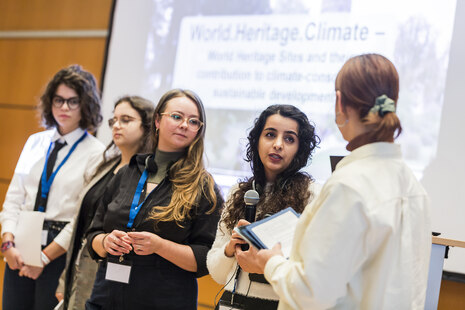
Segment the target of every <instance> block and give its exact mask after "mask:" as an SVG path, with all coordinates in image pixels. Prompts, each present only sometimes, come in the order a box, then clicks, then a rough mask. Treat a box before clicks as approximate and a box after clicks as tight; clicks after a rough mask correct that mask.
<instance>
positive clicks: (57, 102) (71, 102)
mask: <svg viewBox="0 0 465 310" xmlns="http://www.w3.org/2000/svg"><path fill="white" fill-rule="evenodd" d="M65 103H66V104H67V105H68V108H69V109H70V110H76V109H77V108H79V105H80V104H81V101H80V100H79V97H71V98H68V99H65V98H63V97H61V96H53V98H52V104H53V106H54V107H55V108H61V107H62V106H63V105H64V104H65Z"/></svg>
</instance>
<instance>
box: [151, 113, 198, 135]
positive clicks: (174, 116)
mask: <svg viewBox="0 0 465 310" xmlns="http://www.w3.org/2000/svg"><path fill="white" fill-rule="evenodd" d="M160 115H162V116H163V115H164V116H169V119H170V120H171V121H172V122H173V123H175V124H177V125H178V126H179V125H181V124H182V123H183V122H186V123H187V128H188V129H189V130H191V131H199V129H200V128H202V126H203V123H202V121H200V120H199V119H198V118H196V117H184V115H182V114H180V113H178V112H165V113H160Z"/></svg>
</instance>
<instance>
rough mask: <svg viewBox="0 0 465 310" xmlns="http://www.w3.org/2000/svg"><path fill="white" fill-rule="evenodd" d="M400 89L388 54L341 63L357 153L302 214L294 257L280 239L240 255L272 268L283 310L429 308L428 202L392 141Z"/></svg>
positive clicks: (342, 106)
mask: <svg viewBox="0 0 465 310" xmlns="http://www.w3.org/2000/svg"><path fill="white" fill-rule="evenodd" d="M398 92H399V78H398V74H397V71H396V69H395V67H394V65H393V64H392V63H391V62H390V61H389V60H388V59H386V58H385V57H383V56H381V55H377V54H367V55H360V56H356V57H353V58H351V59H349V60H348V61H347V62H346V63H345V64H344V66H343V67H342V69H341V70H340V72H339V74H338V76H337V78H336V124H337V126H338V127H339V130H340V132H341V134H342V136H343V137H344V139H345V140H346V141H348V142H349V144H348V145H347V149H348V150H349V151H351V154H350V155H348V156H346V157H345V158H344V159H342V160H341V161H340V162H339V163H338V165H337V167H336V170H335V172H334V173H333V175H332V176H331V177H330V178H329V179H328V181H327V182H326V184H325V185H324V187H323V188H322V190H321V193H320V195H319V196H318V197H317V199H315V200H314V201H313V203H312V205H311V208H307V209H306V210H305V211H304V213H303V214H302V216H301V217H300V220H299V224H298V226H297V228H296V232H295V237H294V243H293V247H292V252H291V257H290V259H289V260H286V259H285V258H284V257H283V256H282V255H280V246H279V245H276V246H275V247H274V248H273V249H272V250H263V251H259V252H258V253H257V252H256V251H254V253H245V252H244V253H242V254H243V255H236V257H237V258H238V261H239V263H241V262H242V263H244V264H246V263H248V267H249V271H255V272H259V273H260V272H261V273H264V274H265V278H266V279H268V281H270V283H271V285H272V286H273V289H274V290H275V291H276V293H277V294H278V295H279V297H280V307H279V309H423V308H424V302H425V293H426V286H427V276H428V267H429V256H430V249H431V228H430V207H429V200H428V197H427V194H426V192H425V190H424V189H423V187H422V186H421V184H420V183H419V182H418V181H417V180H416V178H415V176H414V175H413V173H412V172H411V171H410V169H409V168H408V167H407V166H406V164H405V162H404V161H403V159H402V155H401V152H400V147H399V145H396V144H394V143H393V141H394V138H395V137H397V136H398V134H400V132H401V125H400V121H399V119H398V117H397V114H396V112H395V111H396V102H397V98H398ZM247 254H248V255H247Z"/></svg>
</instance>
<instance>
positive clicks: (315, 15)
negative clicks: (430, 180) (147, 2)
mask: <svg viewBox="0 0 465 310" xmlns="http://www.w3.org/2000/svg"><path fill="white" fill-rule="evenodd" d="M194 3H195V4H194ZM243 3H244V2H240V1H237V2H236V1H216V0H215V1H213V0H211V1H201V2H200V1H199V2H196V1H193V2H192V6H185V2H182V1H178V2H176V1H175V2H174V3H173V4H171V5H166V4H165V5H164V6H163V5H162V4H161V2H160V3H159V2H158V1H154V12H153V13H154V14H153V15H152V16H153V17H152V20H151V26H150V29H149V37H148V38H147V46H146V50H145V55H144V57H145V59H144V67H145V68H144V74H145V76H144V77H143V81H144V89H145V92H148V93H150V94H154V97H155V98H159V97H160V95H161V94H162V93H163V92H164V91H165V90H167V89H170V88H173V87H182V88H189V89H192V90H194V91H196V92H197V93H198V94H199V95H200V97H201V98H202V99H203V101H204V104H205V106H206V107H207V113H208V114H207V118H208V126H207V143H206V148H207V157H208V165H209V170H210V171H211V172H213V173H215V175H217V176H218V179H219V182H220V183H221V182H226V183H228V182H231V183H234V182H235V181H236V180H237V176H243V175H248V174H249V173H248V171H249V167H248V164H246V163H244V161H243V157H244V156H243V152H244V147H245V144H246V139H245V137H246V134H247V130H248V129H249V128H250V127H251V125H252V122H253V120H254V119H255V117H257V115H258V113H259V112H260V111H261V110H263V109H264V108H266V107H267V106H268V105H270V104H275V103H282V104H293V105H296V106H298V107H299V108H300V109H302V110H303V111H305V112H306V113H307V115H308V116H309V118H310V119H311V120H312V121H313V122H314V123H315V125H316V127H317V130H318V134H319V136H320V137H321V139H322V142H321V145H320V148H319V149H318V151H317V153H316V154H315V156H314V159H313V162H312V164H311V165H310V166H309V167H308V168H307V170H308V171H309V172H310V173H311V174H312V175H313V176H314V177H316V178H317V179H318V180H319V181H321V182H323V181H324V180H325V179H326V178H327V177H328V176H329V174H330V166H329V161H328V155H335V154H345V153H346V151H345V149H344V145H345V143H344V141H343V140H342V138H341V137H340V135H339V133H338V132H337V128H336V126H335V125H334V100H335V95H334V80H335V76H336V74H337V72H338V70H339V69H340V68H341V66H342V65H343V63H344V62H345V60H347V58H349V57H350V56H352V55H356V54H361V53H370V52H374V53H380V54H383V55H385V56H386V57H388V58H389V59H391V60H392V61H393V62H394V64H395V65H396V67H397V69H398V71H399V74H400V77H401V87H400V89H401V93H400V98H399V110H398V114H399V115H400V118H401V121H402V124H403V127H404V133H403V134H402V135H401V138H400V139H399V142H400V143H401V144H402V145H403V152H404V156H405V158H406V160H407V161H408V163H409V165H410V166H411V167H412V168H413V169H414V171H415V173H416V174H417V175H418V176H419V177H421V176H422V174H423V171H424V169H425V167H427V166H428V164H429V163H430V162H431V161H432V159H434V157H435V154H436V147H437V138H438V134H439V125H440V119H441V110H442V105H443V97H444V87H445V76H446V72H447V66H448V57H449V48H450V42H451V36H452V28H453V22H454V14H455V4H456V3H455V1H442V2H437V1H422V0H415V1H384V3H383V2H380V1H372V0H353V1H350V0H345V1H344V0H342V1H251V2H250V5H243ZM227 176H230V178H227ZM222 180H223V181H222Z"/></svg>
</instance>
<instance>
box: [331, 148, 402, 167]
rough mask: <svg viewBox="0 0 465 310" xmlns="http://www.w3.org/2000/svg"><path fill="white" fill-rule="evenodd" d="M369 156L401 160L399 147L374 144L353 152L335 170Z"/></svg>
mask: <svg viewBox="0 0 465 310" xmlns="http://www.w3.org/2000/svg"><path fill="white" fill-rule="evenodd" d="M370 156H384V157H397V158H402V153H401V151H400V145H399V144H395V143H390V142H375V143H369V144H365V145H363V146H361V147H358V148H356V149H355V150H353V151H352V152H351V153H350V154H349V155H347V156H346V157H344V158H343V159H341V161H340V162H339V163H338V164H337V165H336V169H340V168H342V167H344V166H345V165H347V164H349V163H351V162H353V161H356V160H359V159H362V158H365V157H370Z"/></svg>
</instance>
